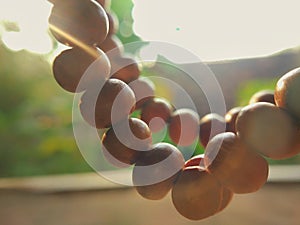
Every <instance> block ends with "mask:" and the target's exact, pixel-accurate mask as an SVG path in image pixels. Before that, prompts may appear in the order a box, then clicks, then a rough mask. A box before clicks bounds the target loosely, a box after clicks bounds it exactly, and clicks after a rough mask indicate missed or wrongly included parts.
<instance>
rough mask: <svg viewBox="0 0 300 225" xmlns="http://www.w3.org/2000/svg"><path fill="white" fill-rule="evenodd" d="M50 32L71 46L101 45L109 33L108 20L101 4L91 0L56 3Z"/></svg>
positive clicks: (69, 0) (51, 17) (71, 0)
mask: <svg viewBox="0 0 300 225" xmlns="http://www.w3.org/2000/svg"><path fill="white" fill-rule="evenodd" d="M49 24H50V31H51V32H52V34H53V36H54V37H55V38H56V39H57V40H58V41H59V42H61V43H63V44H66V45H69V46H80V47H81V48H84V47H85V46H86V45H89V46H92V45H95V44H100V43H101V42H103V41H104V40H105V38H106V35H107V33H108V26H109V25H108V18H107V15H106V12H105V11H104V9H103V8H102V7H101V5H100V4H98V3H96V2H95V1H90V0H85V1H82V0H64V1H56V2H55V4H54V6H53V8H52V11H51V14H50V17H49Z"/></svg>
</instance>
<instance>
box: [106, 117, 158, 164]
mask: <svg viewBox="0 0 300 225" xmlns="http://www.w3.org/2000/svg"><path fill="white" fill-rule="evenodd" d="M151 144H152V139H151V131H150V129H149V127H148V126H147V124H146V123H145V122H143V121H142V120H140V119H137V118H130V119H129V120H124V121H121V122H120V123H117V124H116V125H115V126H113V127H111V128H110V129H109V130H108V131H106V133H105V134H104V135H103V137H102V145H103V148H105V150H106V151H107V152H108V153H109V154H110V155H108V154H106V155H107V156H106V158H108V160H109V158H112V157H113V158H115V159H116V160H118V161H120V162H122V163H125V164H127V165H132V164H134V163H136V161H137V159H138V157H139V156H140V155H141V154H142V153H143V151H147V150H149V148H150V146H151ZM114 165H115V166H118V164H114Z"/></svg>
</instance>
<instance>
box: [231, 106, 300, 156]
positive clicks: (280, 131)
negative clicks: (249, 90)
mask: <svg viewBox="0 0 300 225" xmlns="http://www.w3.org/2000/svg"><path fill="white" fill-rule="evenodd" d="M236 130H237V134H238V136H239V137H240V138H241V139H242V140H243V141H244V142H245V143H246V144H247V146H248V147H249V148H250V149H253V150H254V151H258V152H260V153H262V154H263V155H265V156H267V157H270V158H272V159H283V158H288V157H291V156H292V155H293V154H294V147H293V146H294V145H295V144H296V142H297V127H296V125H295V123H294V120H293V118H292V117H291V116H290V115H289V114H288V113H287V112H286V111H285V110H283V109H281V108H278V107H276V106H275V105H273V104H271V103H265V102H259V103H254V104H251V105H249V106H246V107H244V108H243V109H242V110H241V112H240V113H239V115H238V117H237V121H236Z"/></svg>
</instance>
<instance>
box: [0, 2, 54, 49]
mask: <svg viewBox="0 0 300 225" xmlns="http://www.w3.org/2000/svg"><path fill="white" fill-rule="evenodd" d="M50 9H51V4H50V3H48V1H46V0H43V1H40V0H26V1H20V0H6V1H5V0H3V1H1V2H0V21H10V22H15V23H16V24H17V25H18V27H19V28H20V31H19V32H15V31H3V33H2V34H1V35H2V41H3V43H4V44H5V45H6V46H7V47H8V48H10V49H12V50H14V51H19V50H22V49H26V50H28V51H31V52H35V53H40V54H45V53H48V52H49V51H50V50H51V49H52V41H51V39H50V37H49V35H48V34H47V29H48V16H49V13H50Z"/></svg>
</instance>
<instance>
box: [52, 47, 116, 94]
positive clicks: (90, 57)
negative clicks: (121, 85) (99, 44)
mask: <svg viewBox="0 0 300 225" xmlns="http://www.w3.org/2000/svg"><path fill="white" fill-rule="evenodd" d="M52 68H53V74H54V78H55V80H56V81H57V83H58V84H59V85H60V86H61V87H62V88H63V89H65V90H66V91H70V92H73V93H74V92H80V91H84V90H85V89H86V88H88V86H90V85H92V84H94V83H95V82H97V81H102V82H103V81H104V80H105V79H108V78H109V74H110V69H111V66H110V62H109V59H108V58H107V57H106V55H105V53H104V52H103V51H101V50H100V49H99V48H92V47H91V48H90V50H89V51H88V52H87V51H84V50H83V49H81V48H71V49H67V50H65V51H63V52H62V53H61V54H59V55H58V56H57V57H56V58H55V60H54V62H53V65H52ZM79 83H80V86H78V85H79Z"/></svg>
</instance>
